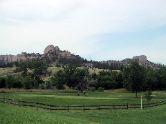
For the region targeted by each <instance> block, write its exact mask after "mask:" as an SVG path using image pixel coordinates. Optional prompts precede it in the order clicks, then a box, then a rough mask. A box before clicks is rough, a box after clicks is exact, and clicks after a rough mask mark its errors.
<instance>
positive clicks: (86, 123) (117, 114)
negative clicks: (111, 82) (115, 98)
mask: <svg viewBox="0 0 166 124" xmlns="http://www.w3.org/2000/svg"><path fill="white" fill-rule="evenodd" d="M0 106H1V107H0V124H165V123H166V111H165V110H166V105H163V106H160V107H156V108H154V109H147V110H139V109H136V110H113V111H85V112H83V111H70V112H66V111H63V112H62V111H57V112H48V111H44V110H36V109H33V108H23V107H16V106H12V105H7V104H2V103H0Z"/></svg>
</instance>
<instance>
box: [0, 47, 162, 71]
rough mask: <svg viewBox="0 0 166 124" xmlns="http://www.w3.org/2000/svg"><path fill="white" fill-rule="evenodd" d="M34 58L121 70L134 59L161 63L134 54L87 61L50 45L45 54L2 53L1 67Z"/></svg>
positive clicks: (153, 66)
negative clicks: (130, 56) (119, 59)
mask: <svg viewBox="0 0 166 124" xmlns="http://www.w3.org/2000/svg"><path fill="white" fill-rule="evenodd" d="M32 59H41V60H46V61H47V63H48V64H50V65H53V66H61V65H65V64H70V65H76V66H86V67H90V68H92V67H96V68H100V69H113V70H119V69H121V68H122V67H124V66H127V65H129V64H130V63H131V62H132V61H137V62H138V63H139V64H140V65H142V66H145V67H152V68H160V67H161V66H163V65H161V64H155V63H153V62H150V61H148V60H147V57H146V56H145V55H141V56H134V57H133V58H129V59H124V60H121V61H116V60H108V61H87V60H86V59H84V58H82V57H80V56H79V55H74V54H72V53H70V52H69V51H66V50H65V51H62V50H60V48H59V47H58V46H54V45H48V46H47V47H46V48H45V49H44V53H43V54H39V53H26V52H22V53H21V54H18V55H0V67H9V66H13V65H14V63H16V62H21V61H31V60H32Z"/></svg>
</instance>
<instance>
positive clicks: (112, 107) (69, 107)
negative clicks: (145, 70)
mask: <svg viewBox="0 0 166 124" xmlns="http://www.w3.org/2000/svg"><path fill="white" fill-rule="evenodd" d="M0 102H2V103H7V104H13V105H17V106H27V107H35V108H41V109H46V110H50V111H55V110H66V111H69V110H83V111H85V110H115V109H135V108H140V106H141V105H140V104H114V105H113V104H112V105H50V104H45V103H40V102H31V101H24V100H16V99H12V98H0ZM163 104H166V100H163V101H159V102H153V103H148V104H143V108H149V107H155V106H159V105H163Z"/></svg>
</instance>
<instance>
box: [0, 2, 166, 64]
mask: <svg viewBox="0 0 166 124" xmlns="http://www.w3.org/2000/svg"><path fill="white" fill-rule="evenodd" d="M165 6H166V0H68V1H67V0H0V54H18V53H21V52H23V51H27V52H39V53H42V52H43V50H44V48H45V47H46V46H47V45H49V44H53V45H58V46H59V47H60V48H61V49H62V50H69V51H71V52H72V53H74V54H79V55H80V56H82V57H85V58H87V59H93V60H112V59H113V60H121V59H124V58H130V57H132V56H135V55H142V54H144V55H146V56H147V57H148V59H149V60H151V61H153V62H156V63H163V64H166V57H165V55H166V7H165Z"/></svg>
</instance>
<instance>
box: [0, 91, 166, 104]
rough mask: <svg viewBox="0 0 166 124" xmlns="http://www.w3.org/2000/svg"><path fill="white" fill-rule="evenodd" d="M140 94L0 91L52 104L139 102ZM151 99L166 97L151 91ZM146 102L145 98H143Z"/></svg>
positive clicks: (20, 98) (11, 95)
mask: <svg viewBox="0 0 166 124" xmlns="http://www.w3.org/2000/svg"><path fill="white" fill-rule="evenodd" d="M140 95H144V93H139V97H138V98H135V94H134V93H128V92H123V93H122V92H117V91H105V92H97V91H96V92H88V93H87V94H86V96H83V95H81V96H77V93H73V92H72V93H69V92H62V91H45V92H43V91H37V92H9V93H0V97H10V98H14V99H18V100H27V101H34V102H42V103H47V104H53V105H107V104H126V103H129V104H132V103H140ZM153 96H154V97H153V99H152V102H153V101H160V100H163V99H165V98H166V93H165V92H153ZM143 102H144V103H146V102H147V101H146V99H145V98H144V99H143Z"/></svg>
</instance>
